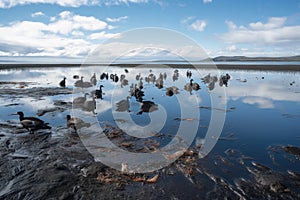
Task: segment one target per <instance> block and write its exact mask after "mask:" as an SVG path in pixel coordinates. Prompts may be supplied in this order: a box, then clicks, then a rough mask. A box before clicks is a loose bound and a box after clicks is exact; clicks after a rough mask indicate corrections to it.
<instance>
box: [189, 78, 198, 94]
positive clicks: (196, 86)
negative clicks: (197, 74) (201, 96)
mask: <svg viewBox="0 0 300 200" xmlns="http://www.w3.org/2000/svg"><path fill="white" fill-rule="evenodd" d="M193 81H194V80H193V79H191V80H190V85H191V86H192V88H193V90H196V91H197V90H199V89H200V85H199V84H198V83H193Z"/></svg>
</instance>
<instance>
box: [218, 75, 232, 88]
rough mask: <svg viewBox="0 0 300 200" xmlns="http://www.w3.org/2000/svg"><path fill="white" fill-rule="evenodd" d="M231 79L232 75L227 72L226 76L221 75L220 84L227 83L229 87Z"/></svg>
mask: <svg viewBox="0 0 300 200" xmlns="http://www.w3.org/2000/svg"><path fill="white" fill-rule="evenodd" d="M229 79H230V75H229V74H226V75H225V76H223V75H222V76H221V77H220V81H219V84H220V86H223V85H225V86H226V87H227V86H228V80H229Z"/></svg>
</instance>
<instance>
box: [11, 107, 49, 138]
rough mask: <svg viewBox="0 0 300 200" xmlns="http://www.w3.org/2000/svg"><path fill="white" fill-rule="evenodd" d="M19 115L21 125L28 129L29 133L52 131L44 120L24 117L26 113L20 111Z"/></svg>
mask: <svg viewBox="0 0 300 200" xmlns="http://www.w3.org/2000/svg"><path fill="white" fill-rule="evenodd" d="M16 115H19V119H20V123H21V125H22V126H23V127H24V128H26V129H27V130H28V131H29V133H31V134H32V133H33V132H34V131H36V130H39V129H51V127H50V126H49V125H48V123H45V122H44V121H43V120H41V119H39V118H36V117H24V113H23V112H22V111H19V112H17V113H16Z"/></svg>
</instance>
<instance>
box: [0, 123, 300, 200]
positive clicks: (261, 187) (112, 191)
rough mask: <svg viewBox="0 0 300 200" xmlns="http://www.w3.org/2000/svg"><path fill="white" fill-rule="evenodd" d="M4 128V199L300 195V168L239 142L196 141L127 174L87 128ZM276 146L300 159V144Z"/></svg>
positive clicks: (0, 148) (0, 190) (0, 181)
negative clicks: (98, 156)
mask: <svg viewBox="0 0 300 200" xmlns="http://www.w3.org/2000/svg"><path fill="white" fill-rule="evenodd" d="M0 130H1V132H5V133H7V134H5V135H1V136H0V153H1V160H0V171H1V177H0V197H1V199H9V200H11V199H145V198H146V199H199V198H200V199H223V198H224V197H227V198H230V199H270V198H271V199H299V198H300V189H299V186H300V175H299V174H298V173H297V172H293V171H286V172H278V171H275V170H273V169H272V168H270V167H268V166H265V165H263V164H260V163H258V162H256V161H255V160H254V158H251V157H249V156H246V155H244V154H243V153H242V152H240V151H239V150H235V149H228V150H227V151H225V152H224V153H223V154H217V155H209V156H208V157H206V158H204V159H199V157H198V151H199V147H191V148H190V149H188V150H187V151H186V152H185V153H184V154H183V155H182V156H181V157H180V158H179V159H178V160H177V161H176V162H175V163H173V164H171V165H170V166H167V167H165V168H163V169H161V170H158V171H155V172H153V173H147V174H124V173H122V172H120V171H116V170H114V169H111V168H109V167H107V166H105V165H103V164H102V163H101V162H95V161H94V158H93V157H92V156H91V155H90V154H89V152H88V151H87V150H86V149H85V147H84V146H83V144H82V143H81V140H80V138H79V136H78V135H77V134H75V133H74V132H72V131H71V130H69V129H67V128H65V127H58V128H54V129H53V130H51V131H48V130H47V131H39V132H37V133H35V134H28V132H27V131H26V130H24V129H23V128H22V127H20V126H19V124H17V123H16V124H14V123H2V124H0ZM107 130H108V129H107ZM107 130H106V131H107ZM117 131H120V132H121V130H118V129H116V128H112V129H110V130H109V132H108V133H107V134H115V133H116V132H117ZM123 147H125V148H128V149H129V148H132V147H131V146H123ZM200 148H201V147H200ZM268 151H270V152H276V154H279V155H280V154H281V155H282V156H283V157H286V156H287V157H288V159H289V160H290V162H291V163H293V162H299V158H298V156H299V148H298V147H291V146H274V147H270V148H269V149H268ZM288 155H291V156H292V157H289V156H288ZM236 172H239V173H240V174H243V176H241V177H240V176H239V177H236V176H235V173H236Z"/></svg>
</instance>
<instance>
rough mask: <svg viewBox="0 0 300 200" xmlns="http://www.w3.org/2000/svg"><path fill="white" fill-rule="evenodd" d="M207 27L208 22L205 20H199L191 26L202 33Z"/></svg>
mask: <svg viewBox="0 0 300 200" xmlns="http://www.w3.org/2000/svg"><path fill="white" fill-rule="evenodd" d="M206 25H207V23H206V21H204V20H199V19H198V20H196V21H195V22H193V23H192V24H191V25H190V27H191V28H192V29H194V30H195V31H199V32H201V31H203V30H204V29H205V27H206Z"/></svg>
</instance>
